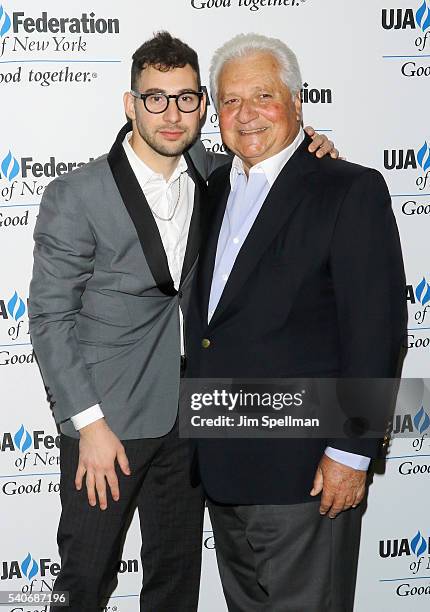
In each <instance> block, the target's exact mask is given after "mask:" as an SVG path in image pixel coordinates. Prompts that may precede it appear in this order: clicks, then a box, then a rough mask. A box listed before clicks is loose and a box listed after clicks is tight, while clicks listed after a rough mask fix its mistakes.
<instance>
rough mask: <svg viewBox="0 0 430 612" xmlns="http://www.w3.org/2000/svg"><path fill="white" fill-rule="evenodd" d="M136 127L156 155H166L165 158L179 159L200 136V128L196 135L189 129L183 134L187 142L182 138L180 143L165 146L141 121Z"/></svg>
mask: <svg viewBox="0 0 430 612" xmlns="http://www.w3.org/2000/svg"><path fill="white" fill-rule="evenodd" d="M136 127H137V130H138V132H139V134H140V137H141V138H142V139H143V140H144V141H145V142H146V144H147V145H148V146H149V147H151V149H153V150H154V151H155V152H156V153H158V154H159V155H164V156H165V157H177V156H178V155H182V153H183V152H184V151H186V150H187V149H189V148H190V146H191V145H192V144H193V143H194V142H195V141H196V140H197V136H198V134H199V130H198V128H197V129H196V131H195V133H193V132H190V131H189V129H188V128H187V129H185V130H184V133H183V135H184V136H185V140H183V138H181V141H180V142H170V143H166V144H164V143H162V142H159V141H157V140H156V137H155V135H154V134H151V133H150V132H148V131H147V130H146V129H145V127H144V126H143V125H142V123H141V122H140V121H139V120H136ZM168 127H169V126H166V128H167V129H168ZM166 128H165V129H166ZM171 129H183V128H182V127H181V126H173V128H171Z"/></svg>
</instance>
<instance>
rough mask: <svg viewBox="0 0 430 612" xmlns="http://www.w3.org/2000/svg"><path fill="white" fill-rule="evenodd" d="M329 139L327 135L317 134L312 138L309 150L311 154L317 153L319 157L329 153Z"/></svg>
mask: <svg viewBox="0 0 430 612" xmlns="http://www.w3.org/2000/svg"><path fill="white" fill-rule="evenodd" d="M327 143H328V138H327V136H326V135H325V134H315V136H313V137H312V142H311V144H310V145H309V147H308V150H309V151H310V152H311V153H315V151H317V155H319V154H322V155H323V154H325V153H328V152H329V151H330V149H331V147H329V146H328V144H327Z"/></svg>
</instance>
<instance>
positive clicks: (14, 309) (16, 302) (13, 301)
mask: <svg viewBox="0 0 430 612" xmlns="http://www.w3.org/2000/svg"><path fill="white" fill-rule="evenodd" d="M7 309H8V312H9V314H10V316H11V317H12V318H13V319H15V321H18V320H19V319H20V318H21V317H23V316H24V314H25V304H24V302H23V300H22V299H21V298H20V297H19V295H18V294H17V292H16V291H15V293H14V294H13V296H12V297H11V298H10V300H9V302H8V303H7Z"/></svg>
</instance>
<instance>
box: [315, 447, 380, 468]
mask: <svg viewBox="0 0 430 612" xmlns="http://www.w3.org/2000/svg"><path fill="white" fill-rule="evenodd" d="M325 454H326V455H327V457H329V458H330V459H333V461H337V462H338V463H342V464H343V465H347V466H348V467H350V468H353V469H354V470H360V471H363V472H366V471H367V469H368V468H369V464H370V457H366V456H365V455H357V454H356V453H349V452H348V451H344V450H340V449H338V448H333V447H331V446H327V448H326V449H325Z"/></svg>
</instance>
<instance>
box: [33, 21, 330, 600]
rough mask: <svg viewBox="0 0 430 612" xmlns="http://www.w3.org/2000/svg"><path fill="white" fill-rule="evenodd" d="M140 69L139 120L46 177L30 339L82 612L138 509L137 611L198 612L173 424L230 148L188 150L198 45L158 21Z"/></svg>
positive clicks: (69, 577)
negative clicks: (218, 179)
mask: <svg viewBox="0 0 430 612" xmlns="http://www.w3.org/2000/svg"><path fill="white" fill-rule="evenodd" d="M131 72H132V78H131V91H130V92H127V93H126V94H125V95H124V106H125V111H126V114H127V116H128V117H129V119H130V121H131V123H129V124H127V125H126V126H125V127H124V128H123V129H122V130H121V131H120V133H119V134H118V137H117V139H116V141H115V143H114V145H113V146H112V149H111V151H110V153H109V154H108V155H104V156H102V157H100V158H99V159H97V160H95V161H94V162H92V163H90V164H88V165H86V166H85V167H83V168H82V169H80V170H78V171H76V172H73V173H71V174H69V175H67V176H64V177H61V178H59V179H57V180H55V181H53V182H52V183H51V184H50V185H49V187H48V188H47V190H46V192H45V195H44V197H43V200H42V203H41V207H40V214H39V217H38V221H37V225H36V229H35V242H36V245H35V252H34V273H33V280H32V283H31V290H30V326H31V327H30V329H31V337H32V341H33V344H34V348H35V351H36V354H37V357H38V361H39V364H40V368H41V371H42V375H43V378H44V382H45V385H46V387H47V390H48V396H49V398H50V400H51V403H52V406H53V411H54V415H55V418H56V421H57V423H59V424H60V427H61V431H62V436H61V451H60V452H61V473H62V475H61V489H60V490H61V502H62V515H61V520H60V525H59V530H58V544H59V550H60V555H61V561H62V567H61V572H60V575H59V576H58V579H57V581H56V583H55V590H57V591H68V592H69V593H70V601H71V605H70V610H71V612H95V611H96V610H99V609H100V606H101V605H102V602H103V600H104V598H105V596H107V595H108V594H109V592H110V591H111V589H112V588H113V586H114V582H115V578H116V571H117V564H118V560H119V558H120V554H121V545H122V542H123V539H124V537H125V532H126V529H127V526H128V524H129V520H130V518H131V516H132V514H133V512H134V509H135V507H136V506H137V508H138V511H139V515H140V521H141V532H142V552H141V556H142V565H143V572H144V586H143V589H142V592H141V598H140V609H141V610H142V611H143V610H144V611H145V612H168V611H175V612H195V611H196V609H197V605H198V590H199V577H200V558H201V532H202V520H203V497H202V493H201V490H200V489H192V488H191V486H190V484H189V449H188V442H187V441H186V440H180V439H179V438H178V432H177V425H176V417H177V408H178V389H179V379H180V374H181V363H183V361H184V344H183V339H182V312H183V310H184V309H185V308H186V304H187V300H188V294H189V290H190V284H191V280H192V276H193V271H194V267H195V262H196V258H197V253H198V248H199V238H200V236H199V230H200V224H199V217H200V210H201V209H202V208H203V207H204V206H205V192H206V185H205V179H206V178H207V170H206V169H207V168H209V167H213V166H216V165H217V164H218V165H219V163H220V162H222V163H224V162H225V161H226V158H225V157H224V156H222V157H221V160H220V159H213V158H210V159H207V158H206V152H205V150H204V148H203V146H202V145H201V143H199V144H198V145H197V147H195V148H194V151H193V152H192V153H191V154H192V155H193V158H194V159H195V160H196V163H197V164H198V165H199V168H201V169H202V170H201V171H202V174H203V178H202V176H201V175H200V174H199V172H197V170H196V167H195V165H194V164H193V162H192V159H191V156H190V154H188V153H187V151H188V149H189V148H190V146H191V145H192V144H193V143H194V142H195V141H196V139H197V137H198V134H199V130H200V124H201V120H202V117H203V115H204V112H205V105H206V99H205V94H204V93H203V92H202V89H201V83H200V74H199V66H198V59H197V55H196V53H195V52H194V51H193V50H192V49H190V47H188V46H187V45H186V44H184V43H183V42H181V41H180V40H178V39H175V38H172V37H171V36H170V34H168V33H166V32H164V33H159V34H158V35H157V36H155V38H153V39H152V40H149V41H147V42H145V43H144V44H143V45H142V46H141V47H140V48H139V49H138V50H137V51H136V52H135V54H134V55H133V64H132V71H131ZM321 140H322V139H321V138H319V139H318V142H314V143H313V145H314V148H318V144H321ZM324 142H325V144H326V147H325V149H324V151H326V150H330V149H331V148H332V146H331V143H327V142H326V140H325V141H324ZM324 151H323V152H324ZM334 154H335V155H336V152H335V153H334ZM97 502H98V505H97ZM51 610H56V608H55V607H54V608H51Z"/></svg>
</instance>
